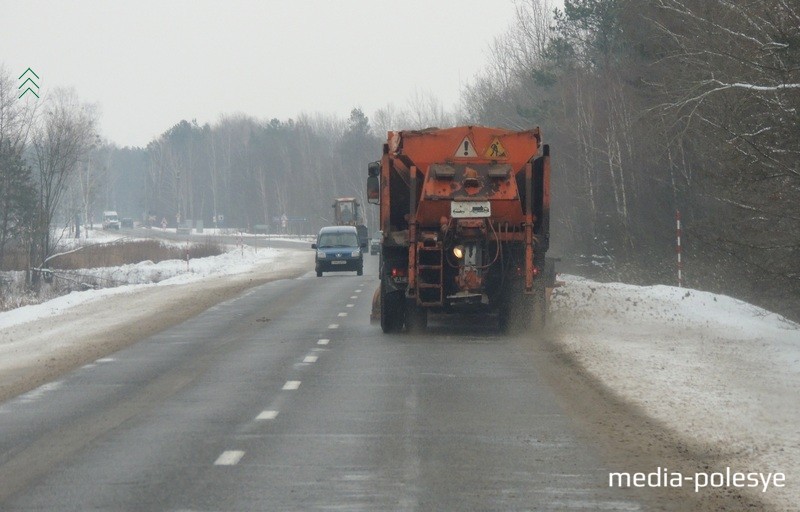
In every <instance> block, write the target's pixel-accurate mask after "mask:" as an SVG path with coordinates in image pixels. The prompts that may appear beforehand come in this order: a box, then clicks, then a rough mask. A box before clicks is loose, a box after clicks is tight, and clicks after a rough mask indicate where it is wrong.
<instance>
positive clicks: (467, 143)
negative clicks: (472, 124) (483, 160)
mask: <svg viewBox="0 0 800 512" xmlns="http://www.w3.org/2000/svg"><path fill="white" fill-rule="evenodd" d="M453 156H454V157H456V158H475V157H476V156H478V153H476V152H475V144H473V143H472V141H471V140H469V136H467V137H464V140H462V141H461V144H459V145H458V149H456V153H455V155H453Z"/></svg>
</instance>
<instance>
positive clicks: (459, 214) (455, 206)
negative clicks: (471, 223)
mask: <svg viewBox="0 0 800 512" xmlns="http://www.w3.org/2000/svg"><path fill="white" fill-rule="evenodd" d="M491 215H492V203H490V202H489V201H453V202H451V203H450V216H451V217H453V218H456V219H464V218H475V217H491Z"/></svg>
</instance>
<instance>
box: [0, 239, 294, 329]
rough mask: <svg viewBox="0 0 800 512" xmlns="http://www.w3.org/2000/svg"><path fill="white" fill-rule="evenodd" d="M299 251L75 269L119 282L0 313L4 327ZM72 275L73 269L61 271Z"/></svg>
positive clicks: (247, 251)
mask: <svg viewBox="0 0 800 512" xmlns="http://www.w3.org/2000/svg"><path fill="white" fill-rule="evenodd" d="M293 253H295V251H289V250H282V249H264V248H259V249H256V248H253V247H245V248H244V249H242V248H231V250H230V251H229V252H226V253H223V254H220V255H219V256H210V257H207V258H196V259H192V260H189V263H188V265H187V262H186V261H185V260H167V261H161V262H159V263H153V262H151V261H146V262H142V263H137V264H133V265H123V266H121V267H103V268H94V269H81V270H78V271H75V272H74V273H75V274H80V275H81V276H83V277H84V278H85V277H87V276H88V277H92V278H95V279H97V280H99V281H100V282H108V283H110V284H113V285H115V286H114V287H113V288H102V289H98V290H86V291H79V292H72V293H70V294H67V295H64V296H61V297H57V298H55V299H52V300H49V301H47V302H44V303H41V304H35V305H31V306H24V307H20V308H17V309H13V310H11V311H6V312H2V313H0V329H4V328H6V327H11V326H13V325H18V324H21V323H25V322H30V321H33V320H37V319H40V318H47V317H52V316H56V315H59V314H61V313H63V312H64V311H65V310H67V309H69V308H71V307H74V306H76V305H78V304H83V303H86V302H92V301H96V300H100V299H102V298H104V297H108V296H110V295H117V294H124V293H133V292H134V291H136V290H138V289H140V288H141V287H142V286H163V285H172V284H181V283H190V282H193V281H199V280H202V279H204V278H206V277H209V276H212V275H233V274H240V273H244V272H249V271H251V270H252V269H254V268H255V267H257V266H263V265H268V264H273V266H277V265H278V264H279V263H282V262H283V261H285V260H288V259H290V258H289V255H291V254H293ZM60 273H62V274H65V275H69V273H70V272H69V271H60Z"/></svg>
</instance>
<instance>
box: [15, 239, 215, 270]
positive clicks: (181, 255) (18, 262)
mask: <svg viewBox="0 0 800 512" xmlns="http://www.w3.org/2000/svg"><path fill="white" fill-rule="evenodd" d="M186 250H187V246H185V245H181V246H178V245H169V244H164V243H162V242H160V241H158V240H134V241H130V240H121V241H117V242H112V243H106V244H94V245H87V246H84V247H83V248H82V249H81V250H79V251H76V252H71V253H69V254H64V255H62V256H56V257H55V258H53V259H51V260H50V261H49V263H48V267H50V268H53V269H62V270H76V269H82V268H100V267H118V266H120V265H127V264H134V263H139V262H142V261H152V262H153V263H158V262H159V261H165V260H182V259H185V258H186ZM188 250H189V257H190V258H192V259H193V258H204V257H206V256H217V255H219V254H222V253H223V252H225V251H224V250H223V247H222V246H221V245H220V244H218V243H216V242H215V241H214V240H212V239H210V238H207V239H205V240H204V241H202V242H195V243H190V244H188ZM56 252H59V251H56ZM60 252H67V251H60ZM26 265H27V258H26V255H25V252H24V251H23V250H22V249H21V248H13V247H12V248H8V249H7V250H6V255H5V258H4V261H3V268H2V269H0V270H3V271H11V270H25V269H26V268H27V266H26Z"/></svg>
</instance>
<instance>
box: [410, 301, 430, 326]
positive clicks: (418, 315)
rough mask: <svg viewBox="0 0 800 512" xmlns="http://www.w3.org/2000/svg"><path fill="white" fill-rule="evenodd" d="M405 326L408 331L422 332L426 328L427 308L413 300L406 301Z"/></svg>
mask: <svg viewBox="0 0 800 512" xmlns="http://www.w3.org/2000/svg"><path fill="white" fill-rule="evenodd" d="M406 328H407V329H408V332H410V333H423V332H425V329H427V328H428V310H427V309H425V308H421V307H419V306H417V304H416V302H415V301H408V302H407V303H406Z"/></svg>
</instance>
